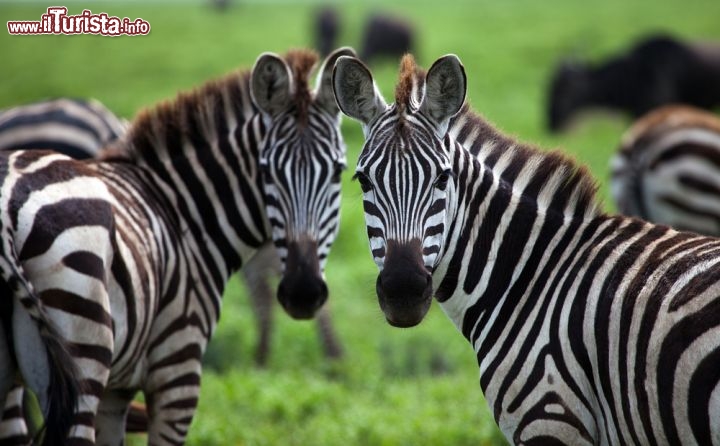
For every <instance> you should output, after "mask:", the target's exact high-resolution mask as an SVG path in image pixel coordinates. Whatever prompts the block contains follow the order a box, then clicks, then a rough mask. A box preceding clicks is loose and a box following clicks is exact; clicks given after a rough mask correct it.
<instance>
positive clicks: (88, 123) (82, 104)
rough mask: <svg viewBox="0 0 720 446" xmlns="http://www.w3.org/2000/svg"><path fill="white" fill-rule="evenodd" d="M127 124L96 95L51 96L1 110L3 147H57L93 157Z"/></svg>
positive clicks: (0, 146) (78, 156) (75, 155)
mask: <svg viewBox="0 0 720 446" xmlns="http://www.w3.org/2000/svg"><path fill="white" fill-rule="evenodd" d="M127 125H128V123H127V121H126V120H124V119H122V118H119V117H117V116H116V115H115V114H114V113H113V112H111V111H110V110H108V108H107V107H105V106H104V105H103V104H102V103H100V102H99V101H97V100H95V99H71V98H56V99H50V100H45V101H40V102H35V103H32V104H26V105H21V106H17V107H12V108H9V109H5V110H0V150H9V149H15V150H19V149H44V150H56V151H58V152H61V153H64V154H66V155H68V156H71V157H73V158H76V159H86V158H93V157H95V156H97V155H98V154H99V152H100V150H101V149H102V148H103V147H106V146H108V145H109V144H112V143H113V142H115V141H116V140H118V139H119V138H120V137H121V136H122V135H123V134H125V131H126V129H127Z"/></svg>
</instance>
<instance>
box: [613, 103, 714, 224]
mask: <svg viewBox="0 0 720 446" xmlns="http://www.w3.org/2000/svg"><path fill="white" fill-rule="evenodd" d="M611 173H612V176H611V178H610V186H611V191H612V196H613V198H614V199H615V203H616V204H617V208H618V211H619V212H621V213H623V214H625V215H630V216H635V217H640V218H642V219H645V220H648V221H652V222H653V223H661V224H666V225H669V226H672V227H674V228H676V229H680V230H686V231H692V232H697V233H700V234H706V235H712V236H715V237H718V236H720V118H719V117H718V116H716V115H714V114H712V113H710V112H707V111H704V110H699V109H696V108H693V107H687V106H666V107H661V108H659V109H656V110H654V111H652V112H650V113H648V114H647V115H645V116H643V117H642V118H641V119H640V120H638V121H637V122H635V124H633V126H632V127H630V129H629V130H628V131H627V132H626V133H625V135H624V136H623V139H622V143H621V145H620V149H619V150H618V152H617V154H616V155H615V156H614V157H613V159H612V163H611Z"/></svg>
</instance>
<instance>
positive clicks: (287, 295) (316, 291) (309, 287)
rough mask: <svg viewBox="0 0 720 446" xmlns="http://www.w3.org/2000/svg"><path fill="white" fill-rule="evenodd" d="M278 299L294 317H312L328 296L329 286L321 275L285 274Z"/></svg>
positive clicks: (279, 286)
mask: <svg viewBox="0 0 720 446" xmlns="http://www.w3.org/2000/svg"><path fill="white" fill-rule="evenodd" d="M277 295H278V300H279V301H280V304H281V305H282V306H283V308H284V309H285V311H286V312H287V313H288V314H289V315H290V316H291V317H293V318H294V319H312V318H313V317H314V316H315V313H317V311H318V310H319V309H320V307H322V306H323V304H324V303H325V301H326V300H327V297H328V288H327V285H326V284H325V281H324V280H323V279H322V278H320V277H313V276H308V275H293V276H285V277H283V279H282V280H281V281H280V283H279V284H278V294H277Z"/></svg>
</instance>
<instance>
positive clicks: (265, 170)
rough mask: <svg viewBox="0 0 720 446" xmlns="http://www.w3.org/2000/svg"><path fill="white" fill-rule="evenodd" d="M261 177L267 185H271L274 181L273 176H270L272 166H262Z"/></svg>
mask: <svg viewBox="0 0 720 446" xmlns="http://www.w3.org/2000/svg"><path fill="white" fill-rule="evenodd" d="M260 177H261V178H262V179H263V181H264V182H266V183H269V182H270V181H271V180H272V175H271V174H270V166H268V165H267V164H260Z"/></svg>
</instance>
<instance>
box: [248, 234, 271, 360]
mask: <svg viewBox="0 0 720 446" xmlns="http://www.w3.org/2000/svg"><path fill="white" fill-rule="evenodd" d="M279 270H280V262H279V259H278V258H277V254H276V253H275V247H274V246H273V245H271V244H268V245H264V246H263V247H262V248H261V249H260V250H259V251H258V252H257V253H256V254H255V255H254V256H253V257H252V258H251V259H250V261H249V262H247V263H246V264H245V265H244V266H243V268H242V270H241V271H242V274H243V277H244V279H245V285H247V288H248V291H249V294H250V304H251V305H252V309H253V312H254V313H255V318H256V319H257V323H258V331H259V334H258V342H257V346H256V347H255V364H257V365H258V366H260V367H264V366H265V365H266V364H267V361H268V357H269V356H270V342H271V340H272V328H273V299H274V296H273V294H274V293H273V289H272V287H271V286H270V280H269V278H270V277H271V276H272V275H277V274H278V273H279Z"/></svg>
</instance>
